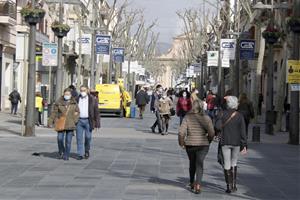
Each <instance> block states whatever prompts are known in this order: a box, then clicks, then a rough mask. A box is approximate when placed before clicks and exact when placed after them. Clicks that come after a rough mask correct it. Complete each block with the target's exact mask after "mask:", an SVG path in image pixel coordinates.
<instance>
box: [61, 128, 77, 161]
mask: <svg viewBox="0 0 300 200" xmlns="http://www.w3.org/2000/svg"><path fill="white" fill-rule="evenodd" d="M65 134H66V139H65V141H64V138H65ZM72 136H73V131H62V132H57V144H58V153H59V154H60V155H61V154H63V155H64V158H69V157H70V152H71V144H72ZM64 142H65V144H64Z"/></svg>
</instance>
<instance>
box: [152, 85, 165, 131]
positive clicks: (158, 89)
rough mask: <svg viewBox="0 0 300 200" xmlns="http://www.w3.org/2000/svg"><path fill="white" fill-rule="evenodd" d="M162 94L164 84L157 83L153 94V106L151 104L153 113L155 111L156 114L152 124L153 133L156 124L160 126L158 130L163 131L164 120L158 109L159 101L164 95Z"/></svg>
mask: <svg viewBox="0 0 300 200" xmlns="http://www.w3.org/2000/svg"><path fill="white" fill-rule="evenodd" d="M162 94H163V88H162V86H161V85H157V86H156V91H155V92H154V93H153V94H152V97H151V106H150V109H151V111H152V112H153V113H155V116H156V120H155V122H154V124H153V126H151V131H152V133H155V128H156V126H158V132H159V133H162V120H161V116H160V113H159V109H158V101H159V99H160V98H161V97H162Z"/></svg>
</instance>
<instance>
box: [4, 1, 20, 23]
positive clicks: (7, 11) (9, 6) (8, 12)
mask: <svg viewBox="0 0 300 200" xmlns="http://www.w3.org/2000/svg"><path fill="white" fill-rule="evenodd" d="M16 11H17V7H16V3H14V2H13V1H10V0H0V16H8V17H11V18H13V19H16V18H17V12H16Z"/></svg>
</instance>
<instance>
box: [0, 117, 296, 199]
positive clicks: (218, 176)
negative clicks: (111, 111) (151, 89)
mask: <svg viewBox="0 0 300 200" xmlns="http://www.w3.org/2000/svg"><path fill="white" fill-rule="evenodd" d="M1 120H2V121H1ZM0 122H1V125H2V126H4V125H5V123H6V122H5V119H4V118H0ZM2 122H3V123H2ZM152 122H153V118H151V115H148V114H147V115H146V117H145V119H144V120H143V121H141V120H128V119H119V118H104V119H103V120H102V123H103V129H102V130H100V133H96V134H94V138H93V144H92V151H91V158H90V159H88V160H82V161H77V160H76V159H75V156H76V155H75V152H76V144H75V138H73V145H72V152H73V153H72V158H71V159H70V160H69V161H62V160H57V159H56V157H57V153H56V151H57V144H56V134H55V133H54V132H53V131H51V130H49V129H42V128H38V129H37V135H38V137H30V138H24V137H19V136H16V135H15V134H13V133H9V134H12V135H14V136H13V137H8V134H5V130H1V133H0V199H1V200H2V199H3V200H6V199H21V200H23V199H41V200H43V199H58V200H60V199H61V200H64V199H95V200H96V199H97V200H98V199H105V200H115V199H116V200H117V199H119V200H120V199H122V200H123V199H124V200H127V199H128V200H135V199H136V200H142V199H149V200H156V199H166V200H173V199H181V200H184V199H205V200H206V199H212V200H215V199H216V200H219V199H226V200H238V199H249V200H252V199H253V200H254V199H266V200H273V199H274V200H281V199H282V200H284V199H285V200H296V199H299V198H300V193H299V189H300V185H299V182H300V177H299V175H300V173H299V169H300V162H299V157H300V156H299V155H300V154H299V147H298V146H291V145H287V144H284V143H282V144H280V143H274V142H272V143H250V144H249V148H250V149H249V153H248V155H246V156H241V159H240V160H239V168H238V173H239V174H238V192H237V193H234V194H231V195H228V194H225V193H224V188H225V183H224V177H223V173H222V169H221V167H220V166H219V165H218V163H217V162H216V149H217V146H216V144H215V143H213V144H212V145H211V146H210V151H209V154H208V156H207V158H206V160H205V166H204V168H205V169H204V177H203V192H202V193H201V194H200V195H195V194H192V193H191V192H190V191H188V189H187V188H186V185H187V184H188V181H189V180H188V159H187V156H186V153H185V151H184V150H182V149H181V148H180V147H179V146H178V144H177V136H176V126H177V123H178V122H176V121H175V120H174V121H173V124H172V130H171V134H170V135H168V136H160V135H158V134H152V133H150V132H149V131H148V127H149V126H150V125H151V123H152ZM5 126H7V127H9V126H11V125H7V124H6V125H5ZM9 128H11V130H13V131H15V132H17V131H16V130H15V128H14V127H9ZM2 133H3V134H2ZM34 152H38V153H40V156H33V155H32V153H34Z"/></svg>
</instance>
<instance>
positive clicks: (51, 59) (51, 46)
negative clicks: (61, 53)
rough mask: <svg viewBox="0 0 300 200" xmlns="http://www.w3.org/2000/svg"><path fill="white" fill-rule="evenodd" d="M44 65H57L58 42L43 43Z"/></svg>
mask: <svg viewBox="0 0 300 200" xmlns="http://www.w3.org/2000/svg"><path fill="white" fill-rule="evenodd" d="M42 65H43V66H57V44H56V43H48V42H44V43H43V58H42Z"/></svg>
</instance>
